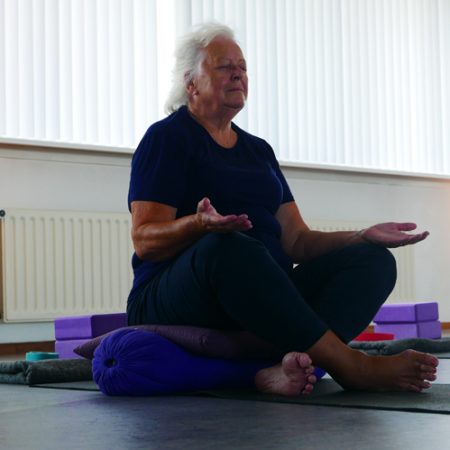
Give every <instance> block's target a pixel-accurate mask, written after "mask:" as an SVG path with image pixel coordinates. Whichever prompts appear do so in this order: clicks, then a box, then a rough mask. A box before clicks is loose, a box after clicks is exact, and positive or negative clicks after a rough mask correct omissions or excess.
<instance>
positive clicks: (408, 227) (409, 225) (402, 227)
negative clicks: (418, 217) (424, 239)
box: [397, 222, 417, 231]
mask: <svg viewBox="0 0 450 450" xmlns="http://www.w3.org/2000/svg"><path fill="white" fill-rule="evenodd" d="M416 228H417V225H416V224H415V223H413V222H403V223H397V229H398V230H399V231H412V230H415V229H416Z"/></svg>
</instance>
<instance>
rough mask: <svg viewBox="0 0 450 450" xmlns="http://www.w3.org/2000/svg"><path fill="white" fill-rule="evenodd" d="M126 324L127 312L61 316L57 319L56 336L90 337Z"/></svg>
mask: <svg viewBox="0 0 450 450" xmlns="http://www.w3.org/2000/svg"><path fill="white" fill-rule="evenodd" d="M126 325H127V315H126V313H115V314H93V315H90V316H73V317H59V318H57V319H55V338H56V340H57V341H64V340H73V339H89V338H93V337H97V336H101V335H102V334H105V333H108V332H109V331H112V330H116V329H117V328H120V327H125V326H126Z"/></svg>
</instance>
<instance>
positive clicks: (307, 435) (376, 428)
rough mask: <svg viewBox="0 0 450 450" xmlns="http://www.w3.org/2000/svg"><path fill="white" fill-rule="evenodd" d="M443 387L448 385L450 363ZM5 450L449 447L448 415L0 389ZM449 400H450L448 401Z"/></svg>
mask: <svg viewBox="0 0 450 450" xmlns="http://www.w3.org/2000/svg"><path fill="white" fill-rule="evenodd" d="M438 382H440V383H450V360H443V361H441V365H440V371H439V378H438ZM0 394H1V402H0V448H1V449H5V450H6V449H8V450H9V449H43V450H44V449H45V450H53V449H55V450H56V449H58V450H60V449H121V450H127V449H183V450H185V449H196V450H197V449H214V450H218V449H269V448H270V449H272V448H273V449H303V448H305V449H317V450H319V449H358V450H364V449H370V450H373V449H377V450H379V449H389V450H394V449H397V448H398V449H402V450H405V449H407V450H415V449H417V450H419V449H420V450H423V449H424V448H448V445H449V444H448V442H449V438H450V415H441V414H422V413H407V412H391V411H377V410H366V409H353V408H338V407H322V406H305V405H291V404H280V403H263V402H252V401H238V400H221V399H215V398H206V397H157V398H156V397H153V398H132V399H130V398H117V397H116V398H112V397H106V396H104V395H103V394H101V393H97V392H88V391H69V390H59V389H39V388H29V387H27V386H19V385H0ZM449 401H450V399H449Z"/></svg>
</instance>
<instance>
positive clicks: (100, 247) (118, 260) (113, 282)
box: [0, 209, 133, 322]
mask: <svg viewBox="0 0 450 450" xmlns="http://www.w3.org/2000/svg"><path fill="white" fill-rule="evenodd" d="M4 213H5V214H4V217H2V218H1V220H0V227H1V240H0V244H1V260H0V261H1V262H0V270H1V272H0V275H1V281H2V286H1V290H0V295H2V303H1V304H2V305H3V320H4V321H5V322H27V321H33V322H35V321H49V320H52V319H53V318H55V317H57V316H64V315H79V314H93V313H107V312H123V311H125V309H126V300H127V296H128V293H129V290H130V287H131V282H132V271H131V262H130V261H131V255H132V252H133V249H132V243H131V237H130V229H131V217H130V215H129V214H128V213H119V214H117V213H92V212H74V211H42V210H18V209H6V210H5V211H4Z"/></svg>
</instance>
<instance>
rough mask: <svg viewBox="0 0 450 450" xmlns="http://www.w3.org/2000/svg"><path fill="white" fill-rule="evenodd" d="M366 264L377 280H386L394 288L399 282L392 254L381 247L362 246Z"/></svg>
mask: <svg viewBox="0 0 450 450" xmlns="http://www.w3.org/2000/svg"><path fill="white" fill-rule="evenodd" d="M362 245H363V247H362V251H363V255H364V258H365V260H366V261H365V263H366V264H367V266H368V267H369V268H370V269H371V271H372V272H373V273H374V274H376V275H377V278H381V279H383V280H385V282H386V283H387V284H391V285H392V287H394V285H395V282H396V281H397V263H396V260H395V257H394V255H393V254H392V252H391V251H390V250H389V249H387V248H385V247H381V246H380V245H375V244H370V243H367V244H362Z"/></svg>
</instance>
